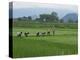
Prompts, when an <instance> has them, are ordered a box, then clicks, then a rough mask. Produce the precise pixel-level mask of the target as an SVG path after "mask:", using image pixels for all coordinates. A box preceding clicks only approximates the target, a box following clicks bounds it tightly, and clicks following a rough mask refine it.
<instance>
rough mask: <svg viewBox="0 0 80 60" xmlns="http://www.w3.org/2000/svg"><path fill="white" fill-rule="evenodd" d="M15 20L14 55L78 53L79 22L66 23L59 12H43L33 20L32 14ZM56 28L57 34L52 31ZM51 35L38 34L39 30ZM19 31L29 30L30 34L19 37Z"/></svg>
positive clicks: (16, 56) (15, 56)
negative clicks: (59, 16) (58, 14)
mask: <svg viewBox="0 0 80 60" xmlns="http://www.w3.org/2000/svg"><path fill="white" fill-rule="evenodd" d="M17 19H18V20H14V21H13V57H14V58H18V57H34V56H53V55H54V56H55V55H72V54H77V53H78V36H77V35H78V31H77V30H78V26H77V25H78V24H77V22H76V23H73V22H72V21H71V20H70V21H69V22H67V23H64V20H63V19H61V20H59V18H58V16H57V13H56V12H52V13H51V14H41V15H40V18H36V19H35V20H33V19H32V18H31V16H28V17H25V16H24V17H23V18H17ZM54 29H55V35H54V36H53V34H52V31H53V30H54ZM48 31H50V32H51V34H50V36H48V35H45V36H36V33H37V32H48ZM17 32H23V33H24V32H29V33H30V34H29V36H28V37H25V36H24V35H22V36H21V37H17Z"/></svg>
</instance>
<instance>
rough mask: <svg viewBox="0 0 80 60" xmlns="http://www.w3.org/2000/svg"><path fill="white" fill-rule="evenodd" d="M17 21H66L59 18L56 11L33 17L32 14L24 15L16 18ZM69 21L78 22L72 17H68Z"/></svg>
mask: <svg viewBox="0 0 80 60" xmlns="http://www.w3.org/2000/svg"><path fill="white" fill-rule="evenodd" d="M14 20H17V21H27V22H52V23H64V20H63V19H59V17H58V14H57V13H56V12H52V13H51V14H40V15H39V17H37V18H35V19H33V18H32V17H31V16H27V17H26V16H23V17H18V18H15V19H14ZM68 23H77V21H73V20H72V19H68Z"/></svg>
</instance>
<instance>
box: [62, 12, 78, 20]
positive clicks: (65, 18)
mask: <svg viewBox="0 0 80 60" xmlns="http://www.w3.org/2000/svg"><path fill="white" fill-rule="evenodd" d="M62 19H63V20H64V22H67V21H68V20H69V19H71V20H73V21H76V20H78V14H76V13H69V14H67V15H65V16H64V17H63V18H62Z"/></svg>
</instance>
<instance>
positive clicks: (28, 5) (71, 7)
mask: <svg viewBox="0 0 80 60" xmlns="http://www.w3.org/2000/svg"><path fill="white" fill-rule="evenodd" d="M37 7H38V8H39V7H43V8H55V9H68V10H72V11H74V12H76V11H77V10H78V9H77V6H76V5H61V4H43V3H32V2H29V3H27V2H14V3H13V9H19V8H37Z"/></svg>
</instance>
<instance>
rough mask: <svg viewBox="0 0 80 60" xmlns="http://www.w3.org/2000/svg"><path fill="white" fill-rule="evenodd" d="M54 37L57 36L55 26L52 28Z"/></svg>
mask: <svg viewBox="0 0 80 60" xmlns="http://www.w3.org/2000/svg"><path fill="white" fill-rule="evenodd" d="M52 32H53V36H54V35H55V26H54V25H53V27H52Z"/></svg>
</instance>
